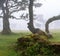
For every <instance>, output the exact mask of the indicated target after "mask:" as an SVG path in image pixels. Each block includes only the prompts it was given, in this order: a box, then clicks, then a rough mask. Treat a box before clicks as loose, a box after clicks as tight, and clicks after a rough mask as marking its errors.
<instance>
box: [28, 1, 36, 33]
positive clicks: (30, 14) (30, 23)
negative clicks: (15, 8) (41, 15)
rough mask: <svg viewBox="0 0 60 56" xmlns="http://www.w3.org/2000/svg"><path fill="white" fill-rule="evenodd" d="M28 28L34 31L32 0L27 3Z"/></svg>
mask: <svg viewBox="0 0 60 56" xmlns="http://www.w3.org/2000/svg"><path fill="white" fill-rule="evenodd" d="M28 28H29V30H30V31H31V32H32V33H34V30H35V28H34V25H33V0H30V4H29V23H28Z"/></svg>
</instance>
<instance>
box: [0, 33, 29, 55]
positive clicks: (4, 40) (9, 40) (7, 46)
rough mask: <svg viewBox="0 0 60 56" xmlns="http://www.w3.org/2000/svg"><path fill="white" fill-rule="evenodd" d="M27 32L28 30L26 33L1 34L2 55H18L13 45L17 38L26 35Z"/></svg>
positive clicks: (0, 52) (0, 46) (0, 48)
mask: <svg viewBox="0 0 60 56" xmlns="http://www.w3.org/2000/svg"><path fill="white" fill-rule="evenodd" d="M27 33H28V32H24V34H23V33H17V34H16V33H15V34H11V35H1V34H0V56H17V54H16V53H15V52H14V50H13V49H12V48H11V47H12V45H13V44H14V43H15V42H16V41H17V38H19V37H21V36H24V35H26V34H27ZM28 34H29V33H28Z"/></svg>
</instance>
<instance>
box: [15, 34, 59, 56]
mask: <svg viewBox="0 0 60 56" xmlns="http://www.w3.org/2000/svg"><path fill="white" fill-rule="evenodd" d="M55 49H56V48H54V46H52V45H51V43H50V42H49V41H48V39H47V37H46V36H44V35H38V34H31V35H27V36H23V37H20V38H18V39H17V42H16V47H15V51H16V52H17V54H18V56H56V55H57V53H56V52H55V51H56V50H55ZM57 56H58V55H57Z"/></svg>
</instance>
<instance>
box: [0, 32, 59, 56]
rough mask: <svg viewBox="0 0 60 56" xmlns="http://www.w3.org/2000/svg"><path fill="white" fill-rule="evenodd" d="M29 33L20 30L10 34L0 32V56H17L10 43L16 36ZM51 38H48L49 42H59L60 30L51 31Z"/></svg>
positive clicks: (14, 40) (15, 39) (12, 42)
mask: <svg viewBox="0 0 60 56" xmlns="http://www.w3.org/2000/svg"><path fill="white" fill-rule="evenodd" d="M26 34H30V33H29V32H21V33H17V34H11V35H1V34H0V56H17V54H16V53H15V52H14V50H13V49H12V48H11V47H12V44H14V43H15V42H16V41H17V38H19V37H21V36H25V35H26ZM52 35H53V38H52V39H49V40H50V41H51V42H60V32H59V31H53V32H52Z"/></svg>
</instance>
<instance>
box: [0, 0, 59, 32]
mask: <svg viewBox="0 0 60 56" xmlns="http://www.w3.org/2000/svg"><path fill="white" fill-rule="evenodd" d="M37 2H39V0H37ZM40 2H41V3H42V4H43V5H42V6H41V7H39V8H34V9H33V11H34V14H37V16H36V17H35V18H36V20H34V26H35V27H36V28H41V29H44V27H45V23H46V21H47V20H48V19H49V18H51V17H53V16H57V15H60V0H41V1H40ZM25 12H27V11H25ZM20 13H23V12H20ZM14 15H16V17H18V16H19V15H18V13H15V14H14ZM2 20H3V19H0V30H2V29H3V23H2ZM9 22H10V28H11V30H18V31H19V30H28V28H27V23H28V21H26V20H23V19H20V20H18V19H9ZM59 25H60V20H57V21H54V22H52V23H51V24H50V29H60V26H59Z"/></svg>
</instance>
